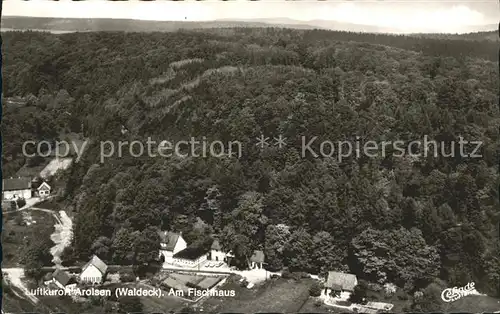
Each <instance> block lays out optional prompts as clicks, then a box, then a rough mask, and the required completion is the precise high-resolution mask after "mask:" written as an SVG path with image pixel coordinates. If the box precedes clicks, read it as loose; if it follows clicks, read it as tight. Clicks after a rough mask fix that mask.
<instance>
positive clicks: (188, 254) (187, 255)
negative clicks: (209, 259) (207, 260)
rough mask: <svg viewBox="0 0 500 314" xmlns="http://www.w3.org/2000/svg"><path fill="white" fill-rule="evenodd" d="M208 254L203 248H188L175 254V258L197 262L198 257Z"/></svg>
mask: <svg viewBox="0 0 500 314" xmlns="http://www.w3.org/2000/svg"><path fill="white" fill-rule="evenodd" d="M207 253H208V252H207V251H206V250H205V249H203V248H202V247H187V248H185V249H184V250H182V251H180V252H178V253H176V254H174V256H173V257H174V258H183V259H189V260H196V259H198V257H200V256H202V255H204V254H207Z"/></svg>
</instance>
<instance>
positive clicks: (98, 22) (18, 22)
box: [1, 16, 318, 32]
mask: <svg viewBox="0 0 500 314" xmlns="http://www.w3.org/2000/svg"><path fill="white" fill-rule="evenodd" d="M1 26H2V28H3V29H10V30H16V29H19V30H25V29H33V30H51V31H81V32H87V31H126V32H172V31H176V30H179V29H197V28H226V27H285V28H300V29H314V28H318V27H314V26H310V25H305V24H279V25H271V24H269V23H265V22H259V21H250V22H247V21H230V20H228V21H225V20H221V21H208V22H192V21H143V20H131V19H73V18H71V19H68V18H40V17H17V16H15V17H14V16H6V17H2V23H1Z"/></svg>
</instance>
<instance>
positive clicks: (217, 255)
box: [210, 239, 227, 262]
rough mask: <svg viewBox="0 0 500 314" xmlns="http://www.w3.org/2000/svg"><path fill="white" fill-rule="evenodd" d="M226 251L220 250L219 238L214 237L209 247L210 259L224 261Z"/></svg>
mask: <svg viewBox="0 0 500 314" xmlns="http://www.w3.org/2000/svg"><path fill="white" fill-rule="evenodd" d="M226 257H227V253H226V252H224V251H223V250H222V246H221V245H220V242H219V240H217V239H215V240H214V242H212V246H211V247H210V260H212V261H216V262H224V261H225V260H226Z"/></svg>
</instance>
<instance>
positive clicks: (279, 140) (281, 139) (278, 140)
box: [274, 134, 286, 148]
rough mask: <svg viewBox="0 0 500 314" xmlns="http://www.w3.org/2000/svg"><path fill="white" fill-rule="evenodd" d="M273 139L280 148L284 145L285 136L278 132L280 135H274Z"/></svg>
mask: <svg viewBox="0 0 500 314" xmlns="http://www.w3.org/2000/svg"><path fill="white" fill-rule="evenodd" d="M274 141H275V142H276V143H275V145H276V146H278V147H279V148H282V147H283V146H286V142H285V141H286V137H283V135H281V134H280V136H278V137H275V138H274Z"/></svg>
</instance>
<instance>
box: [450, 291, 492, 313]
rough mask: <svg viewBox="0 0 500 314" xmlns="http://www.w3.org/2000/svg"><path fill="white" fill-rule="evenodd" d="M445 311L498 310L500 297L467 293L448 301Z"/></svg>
mask: <svg viewBox="0 0 500 314" xmlns="http://www.w3.org/2000/svg"><path fill="white" fill-rule="evenodd" d="M445 311H446V312H469V313H481V312H486V313H487V312H489V313H491V312H496V311H500V299H496V298H493V297H488V296H482V295H469V296H466V297H463V298H461V299H458V300H457V301H455V302H451V303H449V305H448V306H447V308H445Z"/></svg>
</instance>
